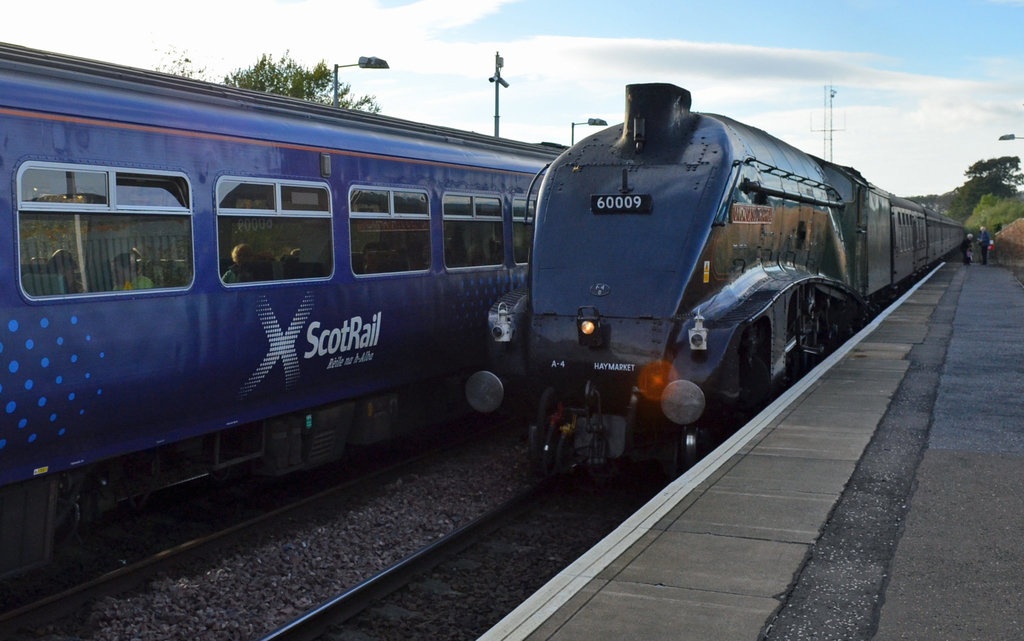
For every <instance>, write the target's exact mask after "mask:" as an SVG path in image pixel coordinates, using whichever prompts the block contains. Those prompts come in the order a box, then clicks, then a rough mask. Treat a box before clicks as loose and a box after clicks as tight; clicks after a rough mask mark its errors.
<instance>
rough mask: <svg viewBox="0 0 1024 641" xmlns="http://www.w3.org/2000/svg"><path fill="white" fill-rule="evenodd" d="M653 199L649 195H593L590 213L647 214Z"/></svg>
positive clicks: (649, 211)
mask: <svg viewBox="0 0 1024 641" xmlns="http://www.w3.org/2000/svg"><path fill="white" fill-rule="evenodd" d="M652 205H653V199H652V198H651V195H650V194H625V195H623V194H594V195H591V196H590V211H591V213H594V214H649V213H651V207H652Z"/></svg>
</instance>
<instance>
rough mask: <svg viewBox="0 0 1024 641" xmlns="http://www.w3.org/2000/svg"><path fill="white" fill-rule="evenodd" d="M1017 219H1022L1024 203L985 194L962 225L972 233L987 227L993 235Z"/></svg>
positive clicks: (1023, 216)
mask: <svg viewBox="0 0 1024 641" xmlns="http://www.w3.org/2000/svg"><path fill="white" fill-rule="evenodd" d="M1018 218H1024V202H1021V201H1019V200H1016V199H1013V198H999V197H998V196H993V195H992V194H985V195H984V196H982V197H981V201H980V202H979V203H978V206H977V207H975V208H974V213H972V214H971V217H970V218H968V219H967V222H966V223H964V224H965V225H966V226H967V228H968V229H971V230H973V231H977V230H978V229H980V228H981V227H987V228H988V229H989V230H991V231H992V233H995V232H997V231H999V230H1000V229H1002V228H1003V227H1005V226H1006V225H1008V224H1009V223H1012V222H1013V221H1015V220H1017V219H1018Z"/></svg>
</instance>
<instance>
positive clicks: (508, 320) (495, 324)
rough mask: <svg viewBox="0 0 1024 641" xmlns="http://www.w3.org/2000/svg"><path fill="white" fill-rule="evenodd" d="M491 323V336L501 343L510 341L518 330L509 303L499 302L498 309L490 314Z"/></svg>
mask: <svg viewBox="0 0 1024 641" xmlns="http://www.w3.org/2000/svg"><path fill="white" fill-rule="evenodd" d="M488 316H489V318H488V320H489V321H490V325H491V336H492V337H493V338H494V340H495V341H497V342H499V343H508V342H511V340H512V335H513V334H515V331H516V323H515V318H513V317H512V315H511V313H510V311H509V308H508V304H507V303H504V302H499V303H498V306H497V310H496V311H495V312H494V313H491V314H489V315H488Z"/></svg>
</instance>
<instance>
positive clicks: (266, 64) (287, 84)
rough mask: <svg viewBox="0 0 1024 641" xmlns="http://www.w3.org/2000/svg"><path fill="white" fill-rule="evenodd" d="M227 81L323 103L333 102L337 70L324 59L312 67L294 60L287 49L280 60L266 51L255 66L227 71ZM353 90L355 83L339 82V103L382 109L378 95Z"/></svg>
mask: <svg viewBox="0 0 1024 641" xmlns="http://www.w3.org/2000/svg"><path fill="white" fill-rule="evenodd" d="M224 84H226V85H229V86H231V87H239V88H241V89H255V90H256V91H265V92H267V93H274V94H278V95H281V96H291V97H292V98H301V99H302V100H309V101H310V102H317V103H320V104H327V105H331V104H334V72H333V70H332V69H331V68H329V67H328V66H327V63H326V62H325V61H323V60H321V61H320V62H318V63H317V64H316V65H315V66H313V67H312V68H306V67H303V66H302V65H300V64H299V63H298V62H296V61H295V60H293V59H292V58H291V57H290V56H289V55H288V52H287V51H286V52H285V53H284V55H283V56H281V59H280V60H278V61H277V62H275V61H274V59H273V56H270V55H269V54H263V55H262V56H260V59H259V61H257V62H256V64H255V65H253V66H252V67H250V68H248V69H236V70H235V71H234V72H232V73H230V74H228V75H227V76H226V77H225V78H224ZM351 91H352V86H351V85H349V84H348V83H339V84H338V106H340V107H344V108H346V109H360V110H362V111H368V112H370V113H380V105H378V104H377V101H376V97H375V96H360V97H359V98H353V97H352V95H351Z"/></svg>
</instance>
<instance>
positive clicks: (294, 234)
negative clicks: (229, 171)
mask: <svg viewBox="0 0 1024 641" xmlns="http://www.w3.org/2000/svg"><path fill="white" fill-rule="evenodd" d="M217 247H218V256H219V259H220V267H219V270H220V277H221V281H222V282H224V283H225V284H227V285H236V284H239V283H254V282H267V281H277V280H293V279H298V278H327V277H328V276H330V275H331V273H332V272H333V271H334V246H333V244H332V233H331V198H330V193H329V192H328V191H327V188H326V187H325V186H323V185H321V184H301V183H291V182H287V183H286V182H281V181H275V180H255V179H242V178H222V179H221V180H220V182H218V183H217Z"/></svg>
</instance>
